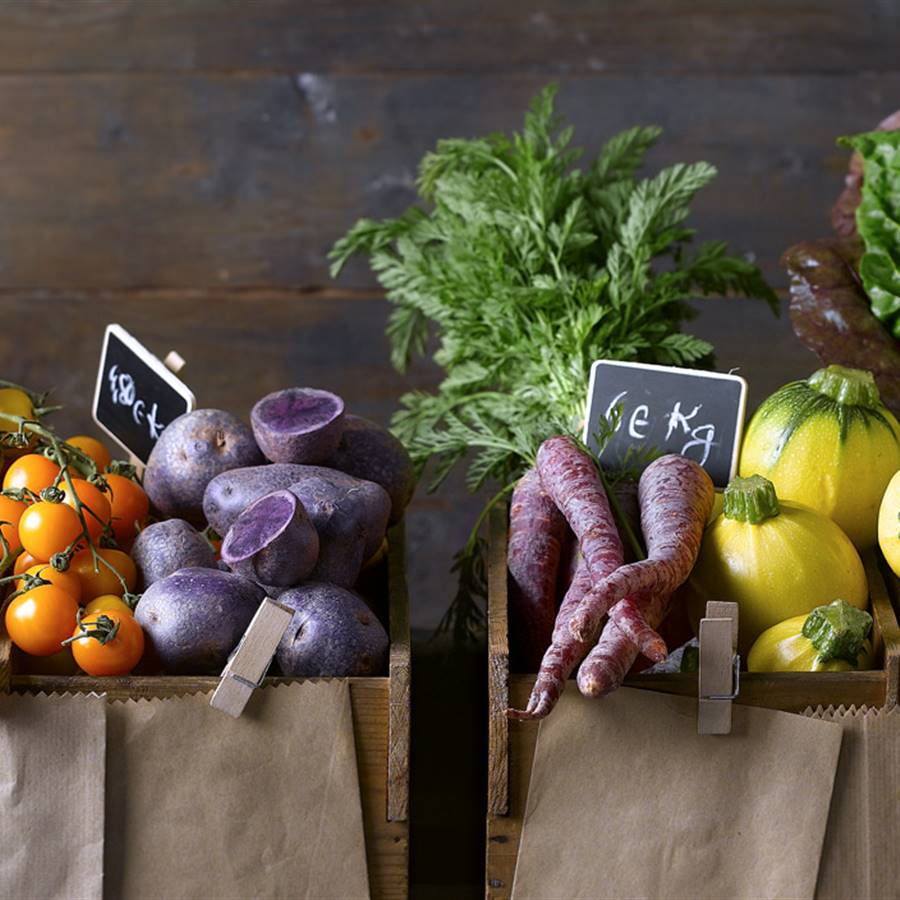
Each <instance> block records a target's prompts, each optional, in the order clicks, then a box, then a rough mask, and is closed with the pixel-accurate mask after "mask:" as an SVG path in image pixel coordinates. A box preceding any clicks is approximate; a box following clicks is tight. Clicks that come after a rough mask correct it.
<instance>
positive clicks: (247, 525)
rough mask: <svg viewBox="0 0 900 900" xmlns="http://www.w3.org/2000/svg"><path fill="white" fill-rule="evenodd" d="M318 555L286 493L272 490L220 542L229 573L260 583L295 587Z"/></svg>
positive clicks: (300, 511) (301, 513) (310, 531)
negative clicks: (229, 569) (230, 571)
mask: <svg viewBox="0 0 900 900" xmlns="http://www.w3.org/2000/svg"><path fill="white" fill-rule="evenodd" d="M318 556H319V535H318V533H317V532H316V529H315V528H314V527H313V524H312V523H311V522H310V520H309V516H308V515H307V514H306V510H305V509H304V507H303V504H302V503H301V502H300V500H299V499H298V498H297V496H296V495H295V494H292V493H291V492H290V491H273V492H272V493H271V494H265V495H264V496H263V497H260V499H259V500H257V501H256V502H255V503H252V504H251V505H250V506H248V507H247V508H246V509H245V510H244V511H243V512H242V513H241V514H240V515H239V516H238V517H237V519H236V520H235V522H234V524H233V525H232V526H231V528H230V529H229V530H228V533H227V534H226V535H225V539H224V540H223V542H222V559H223V560H224V561H225V562H226V563H227V564H228V565H229V566H230V567H231V568H232V570H233V571H235V572H237V573H239V574H241V575H244V576H246V577H247V578H252V579H253V580H254V581H257V582H259V583H261V584H267V585H274V586H279V585H280V586H283V587H287V586H289V585H294V584H299V583H300V582H301V581H303V580H304V579H306V578H307V576H308V575H309V574H310V572H312V570H313V567H314V566H315V564H316V560H317V559H318Z"/></svg>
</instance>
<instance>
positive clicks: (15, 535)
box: [0, 494, 28, 557]
mask: <svg viewBox="0 0 900 900" xmlns="http://www.w3.org/2000/svg"><path fill="white" fill-rule="evenodd" d="M27 508H28V507H27V506H26V505H25V504H24V503H21V502H20V501H18V500H13V499H12V497H7V496H5V495H4V494H0V522H5V523H6V524H5V525H0V533H2V534H3V537H4V538H5V539H6V543H7V545H8V547H9V552H10V553H15V552H16V550H18V549H19V548H20V547H21V546H22V542H21V541H20V540H19V520H20V519H21V518H22V513H24V512H25V510H26V509H27ZM20 555H21V556H24V554H20ZM2 556H3V550H2V547H0V557H2Z"/></svg>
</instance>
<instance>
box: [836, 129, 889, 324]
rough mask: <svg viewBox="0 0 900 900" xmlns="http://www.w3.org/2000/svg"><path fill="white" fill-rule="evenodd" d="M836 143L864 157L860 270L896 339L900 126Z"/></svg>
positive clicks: (878, 313) (872, 300)
mask: <svg viewBox="0 0 900 900" xmlns="http://www.w3.org/2000/svg"><path fill="white" fill-rule="evenodd" d="M839 143H841V144H843V145H844V146H845V147H852V148H853V149H854V150H857V151H859V154H860V155H861V156H862V158H863V184H862V200H861V202H860V204H859V207H858V208H857V210H856V228H857V231H858V232H859V235H860V237H861V238H862V240H863V244H864V245H865V252H864V253H863V256H862V259H861V261H860V264H859V274H860V277H861V278H862V282H863V286H864V287H865V289H866V293H867V294H868V295H869V302H870V304H871V305H872V312H873V313H874V314H875V315H876V316H877V317H878V318H879V319H880V320H881V321H882V322H883V323H884V325H885V327H886V328H887V329H888V331H889V332H890V333H891V334H892V335H893V336H894V337H895V338H900V131H871V132H867V133H865V134H857V135H853V136H852V137H843V138H841V139H840V141H839Z"/></svg>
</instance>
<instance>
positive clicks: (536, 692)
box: [506, 559, 592, 721]
mask: <svg viewBox="0 0 900 900" xmlns="http://www.w3.org/2000/svg"><path fill="white" fill-rule="evenodd" d="M591 584H592V582H591V575H590V572H588V568H587V565H586V564H585V562H584V559H581V560H580V561H579V564H578V568H577V569H576V570H575V575H574V576H573V578H572V583H571V584H570V585H569V589H568V591H566V596H565V597H564V598H563V602H562V605H561V606H560V608H559V613H558V615H557V617H556V625H555V626H554V628H553V642H552V643H551V644H550V647H549V648H548V649H547V652H546V653H545V654H544V658H543V660H542V661H541V668H540V671H539V672H538V676H537V679H536V680H535V682H534V687H533V688H532V690H531V696H530V697H529V698H528V704H527V706H526V707H525V709H523V710H520V709H508V710H507V711H506V714H507V716H509V718H511V719H517V720H520V721H525V720H533V719H543V718H544V716H546V715H547V714H548V713H549V712H550V711H551V710H552V709H553V707H554V706H556V702H557V701H558V700H559V698H560V695H561V694H562V692H563V690H564V689H565V686H566V679H567V678H568V677H569V674H570V673H571V672H572V670H573V669H574V668H575V666H577V665H578V663H580V662H581V660H582V659H584V656H585V654H586V653H587V652H588V650H590V648H591V645H590V642H589V641H579V640H578V639H577V638H576V637H574V635H573V634H572V632H571V631H570V630H569V620H570V619H571V617H572V614H573V613H574V612H575V610H576V609H577V608H578V606H579V605H580V603H581V601H582V599H583V598H584V596H585V594H587V593H588V592H589V591H590V589H591Z"/></svg>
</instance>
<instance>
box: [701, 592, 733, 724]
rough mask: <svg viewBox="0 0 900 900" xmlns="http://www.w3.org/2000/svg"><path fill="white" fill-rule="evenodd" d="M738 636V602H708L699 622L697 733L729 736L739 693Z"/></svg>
mask: <svg viewBox="0 0 900 900" xmlns="http://www.w3.org/2000/svg"><path fill="white" fill-rule="evenodd" d="M737 637H738V605H737V603H725V602H722V601H718V600H711V601H710V602H709V603H707V604H706V617H705V618H703V619H701V620H700V686H699V690H698V692H697V695H698V702H697V734H731V703H732V701H733V700H734V698H735V697H737V695H738V693H739V691H740V669H741V658H740V656H739V655H738V652H737Z"/></svg>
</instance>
